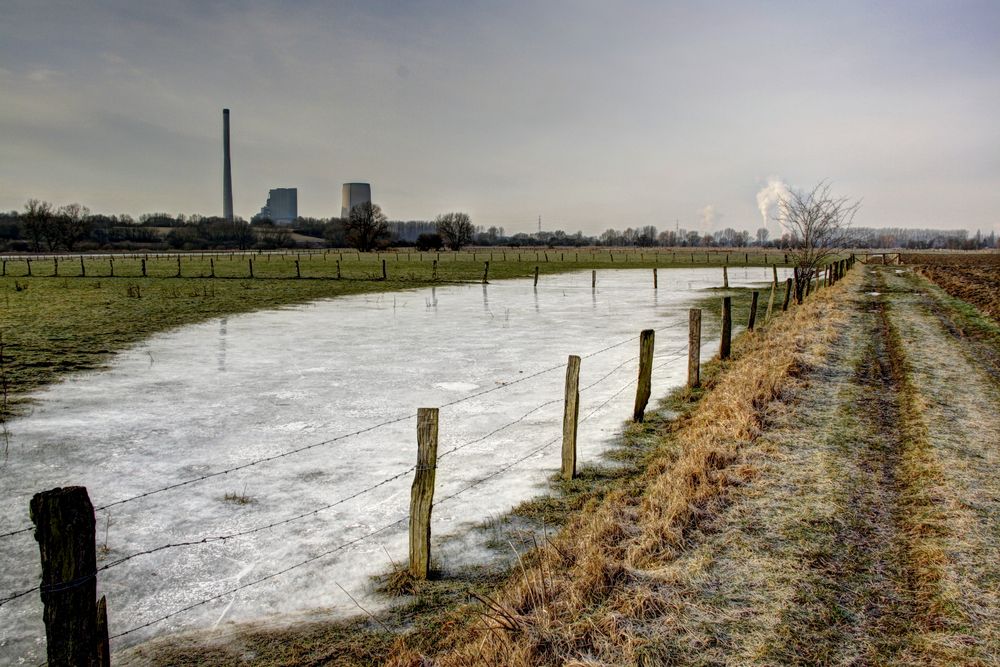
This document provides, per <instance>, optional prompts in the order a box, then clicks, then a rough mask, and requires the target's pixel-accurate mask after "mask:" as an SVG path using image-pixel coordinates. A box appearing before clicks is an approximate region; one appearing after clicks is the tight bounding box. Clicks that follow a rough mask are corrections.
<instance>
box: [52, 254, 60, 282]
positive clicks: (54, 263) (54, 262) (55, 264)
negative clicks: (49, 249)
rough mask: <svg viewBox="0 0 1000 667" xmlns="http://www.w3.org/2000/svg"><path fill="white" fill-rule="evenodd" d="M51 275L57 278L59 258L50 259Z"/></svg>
mask: <svg viewBox="0 0 1000 667" xmlns="http://www.w3.org/2000/svg"><path fill="white" fill-rule="evenodd" d="M52 275H53V276H55V277H56V278H58V277H59V258H58V257H53V258H52Z"/></svg>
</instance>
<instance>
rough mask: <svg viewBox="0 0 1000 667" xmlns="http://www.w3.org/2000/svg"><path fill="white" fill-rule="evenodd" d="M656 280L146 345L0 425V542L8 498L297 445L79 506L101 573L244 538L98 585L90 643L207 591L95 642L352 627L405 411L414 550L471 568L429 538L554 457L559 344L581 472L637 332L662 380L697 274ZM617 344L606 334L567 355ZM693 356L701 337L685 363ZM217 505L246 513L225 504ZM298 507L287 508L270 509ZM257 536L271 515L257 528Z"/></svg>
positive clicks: (152, 479)
mask: <svg viewBox="0 0 1000 667" xmlns="http://www.w3.org/2000/svg"><path fill="white" fill-rule="evenodd" d="M659 276H660V279H659V290H653V289H652V280H651V276H650V275H649V274H648V272H646V271H637V270H633V271H629V270H619V271H602V272H601V273H600V275H599V281H598V286H597V287H596V289H594V288H592V287H591V284H590V281H591V275H590V272H589V271H587V272H580V273H578V274H570V275H560V276H549V277H542V278H541V279H540V282H539V285H538V287H537V288H533V286H532V280H531V279H530V278H529V279H525V280H514V281H502V282H494V283H491V284H489V285H482V286H480V285H454V286H444V287H435V288H430V289H428V290H425V291H422V293H415V292H413V291H411V292H400V293H397V294H381V295H358V296H353V297H343V298H339V299H334V300H328V301H322V302H316V303H312V304H309V305H306V306H302V307H298V308H289V309H283V310H278V311H269V312H261V313H253V314H248V315H240V316H233V317H229V318H223V319H221V320H218V321H213V322H207V323H204V324H199V325H195V326H189V327H184V328H182V329H178V330H175V331H172V332H169V333H166V334H162V335H158V336H155V337H153V338H151V339H149V340H148V341H146V342H145V343H143V344H141V345H137V346H135V347H134V348H132V349H130V350H128V351H126V352H124V353H122V354H120V355H118V356H117V357H116V358H115V360H114V362H113V363H112V365H111V367H110V368H109V369H108V370H106V371H102V372H94V373H87V374H81V375H78V376H74V377H73V378H71V379H69V380H67V381H65V382H63V383H61V384H59V385H56V386H53V387H51V388H49V389H47V390H45V391H41V392H39V393H38V394H37V396H36V398H37V407H36V408H35V410H34V412H33V413H32V414H31V415H30V416H28V417H26V418H24V419H20V420H17V421H15V422H12V423H11V424H10V425H9V426H10V430H11V445H10V454H9V459H8V462H7V464H6V466H5V467H4V468H3V469H2V470H0V475H2V479H3V484H2V485H0V498H2V500H3V502H4V505H5V507H7V508H8V510H9V511H8V512H7V513H6V514H5V515H4V516H3V517H2V518H0V532H6V531H8V530H12V529H15V528H19V527H21V526H22V525H26V524H27V523H28V522H27V506H28V501H29V499H30V498H31V496H32V494H34V493H35V492H37V491H40V490H43V489H48V488H53V487H56V486H66V485H77V484H79V485H84V486H86V487H87V488H88V489H89V491H90V495H91V498H92V500H93V501H94V504H95V506H102V505H107V504H109V503H111V502H113V501H116V500H120V499H122V498H127V497H131V496H135V495H138V494H142V493H145V492H147V491H149V490H151V489H156V488H160V487H164V486H168V485H172V484H178V483H180V482H184V481H186V480H190V479H192V478H194V477H198V476H201V475H205V474H208V473H211V472H214V471H219V470H223V469H227V468H239V467H241V466H244V465H245V464H246V463H247V462H251V461H254V460H258V459H272V458H273V457H275V456H276V455H279V454H282V453H284V452H289V451H292V450H297V449H302V448H304V447H307V446H308V448H307V449H303V451H300V452H298V453H296V454H293V455H288V456H282V457H280V458H273V460H269V461H267V462H265V463H261V464H260V465H254V466H250V467H245V468H241V469H238V470H236V471H234V472H232V473H230V474H226V475H219V476H216V477H213V478H210V479H207V480H205V481H203V482H199V483H197V484H189V485H185V486H181V487H179V488H176V489H173V490H171V491H167V492H164V493H159V494H155V495H150V496H148V497H146V498H143V499H141V500H137V501H135V502H129V503H126V504H122V505H118V506H115V507H113V508H111V509H110V510H109V511H102V512H99V514H98V525H99V526H102V527H103V526H105V525H107V526H108V529H107V553H105V554H103V556H102V558H103V559H104V560H103V561H102V562H103V563H107V562H110V561H114V560H116V559H118V558H121V557H123V556H125V555H127V554H131V553H134V552H137V551H142V550H145V549H150V548H153V547H156V546H158V545H161V544H164V543H170V542H179V541H193V540H199V539H202V538H204V537H212V536H220V535H229V534H233V533H246V534H244V535H242V536H240V537H236V538H233V539H226V540H215V541H208V542H207V543H205V544H201V545H197V546H192V547H186V548H178V549H169V550H165V551H162V552H158V553H156V554H152V555H149V556H143V557H139V558H135V559H133V560H130V561H128V562H127V563H125V564H123V565H121V566H119V567H115V568H112V569H109V570H107V571H106V572H102V573H101V576H100V577H99V594H106V595H107V596H108V601H109V607H110V620H111V624H112V628H111V634H112V635H114V634H117V633H119V632H122V631H125V630H128V629H130V628H132V627H135V626H137V625H141V624H143V623H146V622H149V621H151V620H155V619H157V618H159V617H161V616H163V615H166V614H169V613H171V612H173V611H175V610H178V609H181V608H184V607H186V606H188V605H191V604H194V603H196V602H198V601H200V600H203V599H205V598H209V597H213V596H219V598H218V599H217V600H215V601H214V602H211V603H209V604H205V605H201V606H198V607H195V608H193V609H191V610H190V611H188V612H186V613H183V614H179V615H176V616H173V617H172V618H170V619H169V620H166V621H164V622H162V623H157V624H155V625H153V626H152V627H150V628H148V629H145V630H142V631H140V632H136V633H134V634H129V635H127V636H126V637H124V638H123V639H121V640H119V641H118V642H117V646H118V647H119V648H120V647H121V646H123V645H127V644H131V643H135V642H137V641H140V640H142V639H144V638H148V637H150V636H153V635H157V634H165V633H168V632H170V631H176V630H178V629H182V628H197V627H210V626H211V625H213V624H215V623H218V622H220V621H229V620H239V619H249V618H256V617H261V616H265V615H271V614H276V613H296V612H304V611H310V612H312V613H322V614H334V615H336V614H353V613H354V612H355V611H356V607H355V606H354V603H353V602H351V601H350V599H349V598H348V597H347V596H346V595H345V594H344V593H342V592H341V590H340V588H339V587H340V586H343V588H344V589H346V590H347V591H348V592H349V593H350V594H351V595H353V596H354V597H356V598H357V599H358V600H361V601H362V604H364V605H365V606H366V607H372V606H377V605H378V604H379V602H378V601H377V600H373V599H372V598H371V597H370V595H369V596H368V597H366V595H368V594H367V593H366V591H368V588H369V583H368V578H369V576H370V575H372V574H375V573H377V572H380V571H384V570H385V569H386V568H387V566H388V564H389V557H390V556H391V557H392V558H393V559H395V560H396V561H400V560H405V554H406V535H405V525H403V524H400V525H394V524H395V522H398V521H401V520H403V519H405V517H406V512H407V506H408V499H409V485H410V481H411V479H410V475H409V474H408V473H407V471H408V470H409V469H410V468H411V467H412V466H413V464H414V462H415V458H416V442H415V428H416V427H415V419H414V418H413V415H414V414H415V412H416V409H417V408H418V407H435V406H439V407H441V424H440V444H439V451H442V452H444V451H448V450H454V451H453V453H451V454H450V455H449V456H448V457H446V458H444V459H443V460H442V462H441V465H440V466H439V469H438V471H437V491H436V494H437V498H439V499H440V500H441V503H440V505H439V506H436V508H435V511H434V519H433V527H434V535H435V537H434V539H435V545H436V546H435V549H436V550H437V551H436V554H437V558H438V559H440V564H441V566H442V567H444V568H445V569H448V568H450V567H454V566H456V565H457V564H460V563H461V562H464V561H469V560H476V559H482V558H488V557H489V553H488V552H486V551H484V550H483V549H482V547H481V543H480V542H479V541H476V540H471V541H470V540H469V539H468V538H465V537H463V538H461V539H462V541H460V542H459V541H456V542H455V543H456V544H461V545H462V546H461V547H460V548H450V547H449V546H448V545H449V543H450V542H449V540H450V539H451V540H457V539H458V538H457V536H460V535H462V533H463V532H464V531H465V530H467V528H468V526H470V525H471V524H473V523H476V522H479V521H482V520H483V519H485V518H486V517H488V516H490V515H497V514H501V513H503V512H505V511H506V510H508V509H509V508H510V507H511V506H512V505H514V504H516V503H517V502H519V501H520V500H522V499H524V498H526V497H529V496H531V495H533V494H537V493H539V492H544V491H545V489H546V484H547V481H546V480H547V478H548V477H549V476H550V475H551V474H552V473H553V472H554V471H556V470H557V469H558V467H559V451H558V450H559V448H558V446H546V445H551V443H555V442H558V440H559V434H560V432H561V416H562V404H561V397H562V384H563V381H564V372H563V369H564V368H565V362H566V358H567V356H568V355H570V354H579V355H581V356H584V357H585V358H584V360H583V364H582V369H581V377H580V386H581V396H580V401H581V405H580V415H581V423H580V428H579V437H578V441H579V453H578V456H579V461H580V463H581V464H585V463H586V462H588V461H593V460H595V459H597V458H598V457H600V455H601V454H602V452H604V451H606V450H607V449H608V447H610V446H612V445H613V444H614V442H615V440H616V438H617V437H618V434H619V432H620V428H621V424H622V422H623V420H625V419H626V418H627V417H628V415H629V413H630V407H631V402H632V398H633V396H632V392H634V388H633V387H632V386H631V385H630V383H631V382H632V380H633V379H634V377H635V374H636V365H637V364H636V361H635V358H636V356H637V354H638V341H637V339H636V340H632V339H633V338H636V337H637V335H638V333H639V331H640V330H642V329H645V328H652V329H655V330H656V331H657V333H656V347H655V349H656V359H655V361H654V368H656V370H655V371H654V375H653V396H654V399H655V398H656V397H657V396H661V395H663V394H664V393H665V392H666V391H667V390H668V389H669V388H670V387H671V386H674V385H676V384H679V383H680V382H682V381H683V378H684V377H685V373H686V368H685V356H686V355H685V352H684V348H685V345H686V341H687V308H688V307H689V305H690V304H691V302H692V300H693V299H694V298H696V297H697V296H698V290H699V289H702V288H707V287H715V286H717V285H718V284H719V282H720V280H721V275H720V272H719V271H718V269H709V268H706V269H684V270H680V269H671V270H668V269H660V274H659ZM770 279H771V269H770V268H767V269H763V268H762V269H751V270H748V271H746V272H744V273H743V276H742V278H741V280H739V281H737V280H733V281H732V284H733V285H734V286H736V285H737V284H740V283H744V284H745V283H748V282H751V281H756V282H758V283H766V282H768V281H770ZM421 297H423V298H421ZM709 316H710V315H709V314H706V317H709ZM619 341H628V342H627V343H625V344H622V345H619V346H617V347H611V348H610V349H607V350H606V351H604V352H601V353H599V354H594V355H593V356H589V357H587V356H586V355H588V354H591V353H594V352H596V351H598V350H602V349H604V348H608V346H609V345H611V344H612V343H615V342H619ZM713 348H714V343H713V342H711V341H706V343H705V351H706V354H708V353H710V352H709V350H711V351H714V349H713ZM678 351H679V353H678ZM154 358H155V360H156V363H155V364H151V363H150V362H151V360H152V359H154ZM547 369H548V370H547ZM514 383H516V384H514ZM584 418H586V419H584ZM383 422H390V423H387V424H386V425H384V426H381V427H379V428H373V429H369V427H371V426H372V425H376V424H380V423H383ZM348 434H353V435H348ZM396 475H400V477H399V478H398V479H395V480H393V481H391V482H388V483H385V484H383V485H380V486H377V488H374V489H372V490H371V491H368V492H366V493H363V494H361V495H357V494H358V493H359V491H361V490H363V489H367V488H368V487H371V486H373V485H375V484H376V483H378V482H379V481H381V480H386V479H388V478H391V477H393V476H396ZM491 476H492V477H491ZM487 477H489V479H488V480H487V481H482V482H480V480H482V479H483V478H487ZM454 494H459V495H454ZM237 496H243V497H245V499H246V502H233V501H232V500H231V498H233V497H237ZM355 496H356V497H355ZM449 496H454V499H453V500H450V501H445V500H444V499H446V498H448V497H449ZM320 507H325V508H326V509H324V510H323V511H318V512H314V513H313V511H314V510H315V509H316V508H320ZM299 515H308V516H304V517H303V518H302V519H300V520H292V521H290V520H289V518H290V517H296V516H299ZM403 523H404V524H405V521H404V522H403ZM271 524H280V525H276V526H274V527H272V528H268V529H266V530H261V529H260V528H261V527H262V526H269V525H271ZM386 526H393V527H392V528H391V529H385V527H386ZM249 531H255V532H249ZM376 531H377V532H376ZM373 532H375V534H374V535H373V536H372V537H370V538H367V539H363V540H361V541H359V542H357V543H355V544H350V545H349V546H342V545H345V544H347V543H349V542H351V541H352V540H355V539H358V538H363V537H365V536H367V535H370V534H372V533H373ZM472 545H480V546H479V548H476V547H474V546H472ZM327 552H329V553H328V555H326V556H324V557H323V558H320V559H317V560H315V561H312V562H309V563H308V564H306V565H303V566H301V567H298V568H295V569H294V570H291V571H289V572H287V573H286V574H283V575H282V576H279V577H274V578H270V579H267V580H265V581H262V582H261V583H260V584H256V585H252V586H249V587H246V588H243V589H242V590H239V591H238V592H236V593H227V591H230V590H232V589H235V588H238V587H240V586H242V585H244V584H247V583H251V582H253V581H256V580H258V579H260V578H262V577H267V576H268V575H270V574H272V573H274V572H277V571H280V570H283V569H285V568H287V567H289V566H290V565H293V564H296V563H300V562H303V561H305V560H307V559H309V558H312V557H315V556H316V555H318V554H324V553H327ZM0 553H2V557H3V562H4V564H5V566H4V568H3V570H2V571H0V597H2V596H4V595H7V594H9V593H10V592H13V591H17V590H20V589H22V588H25V587H27V586H31V585H33V584H34V583H35V582H37V578H38V554H37V547H36V545H35V543H34V541H33V539H32V538H31V534H30V533H25V534H22V535H20V536H17V537H15V538H12V539H9V540H4V541H0ZM0 651H2V653H3V655H4V660H5V661H6V660H8V659H9V660H10V661H11V662H16V661H17V660H19V659H21V658H23V659H25V660H26V661H31V660H34V661H35V662H38V661H40V660H41V659H43V658H44V628H43V625H42V620H41V610H40V603H39V601H38V597H37V594H36V595H32V596H27V597H26V598H24V599H22V600H18V601H16V602H14V603H11V604H8V605H6V606H4V607H0Z"/></svg>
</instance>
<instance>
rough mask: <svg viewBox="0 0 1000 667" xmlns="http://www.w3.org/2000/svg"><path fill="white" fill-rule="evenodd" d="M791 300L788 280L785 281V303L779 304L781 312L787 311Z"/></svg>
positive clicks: (790, 282)
mask: <svg viewBox="0 0 1000 667" xmlns="http://www.w3.org/2000/svg"><path fill="white" fill-rule="evenodd" d="M791 300H792V279H791V278H789V279H787V280H786V281H785V302H784V303H783V304H781V310H782V311H786V310H788V302H789V301H791Z"/></svg>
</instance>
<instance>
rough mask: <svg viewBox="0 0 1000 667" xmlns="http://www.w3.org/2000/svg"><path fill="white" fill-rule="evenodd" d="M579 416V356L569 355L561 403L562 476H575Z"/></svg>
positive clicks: (569, 478) (569, 477)
mask: <svg viewBox="0 0 1000 667" xmlns="http://www.w3.org/2000/svg"><path fill="white" fill-rule="evenodd" d="M579 417H580V357H578V356H577V355H575V354H571V355H569V361H568V362H567V364H566V398H565V401H564V403H563V440H562V472H561V475H562V478H563V479H564V480H567V481H569V480H571V479H573V478H574V477H576V431H577V424H578V423H579Z"/></svg>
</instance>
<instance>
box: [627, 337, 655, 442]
mask: <svg viewBox="0 0 1000 667" xmlns="http://www.w3.org/2000/svg"><path fill="white" fill-rule="evenodd" d="M653 338H654V332H653V330H652V329H644V330H643V331H642V333H641V334H639V385H638V386H637V387H636V388H635V408H634V409H633V410H632V421H634V422H638V423H640V424H641V423H642V420H643V418H644V417H645V415H646V405H647V404H648V403H649V395H650V393H651V392H652V375H653Z"/></svg>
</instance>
